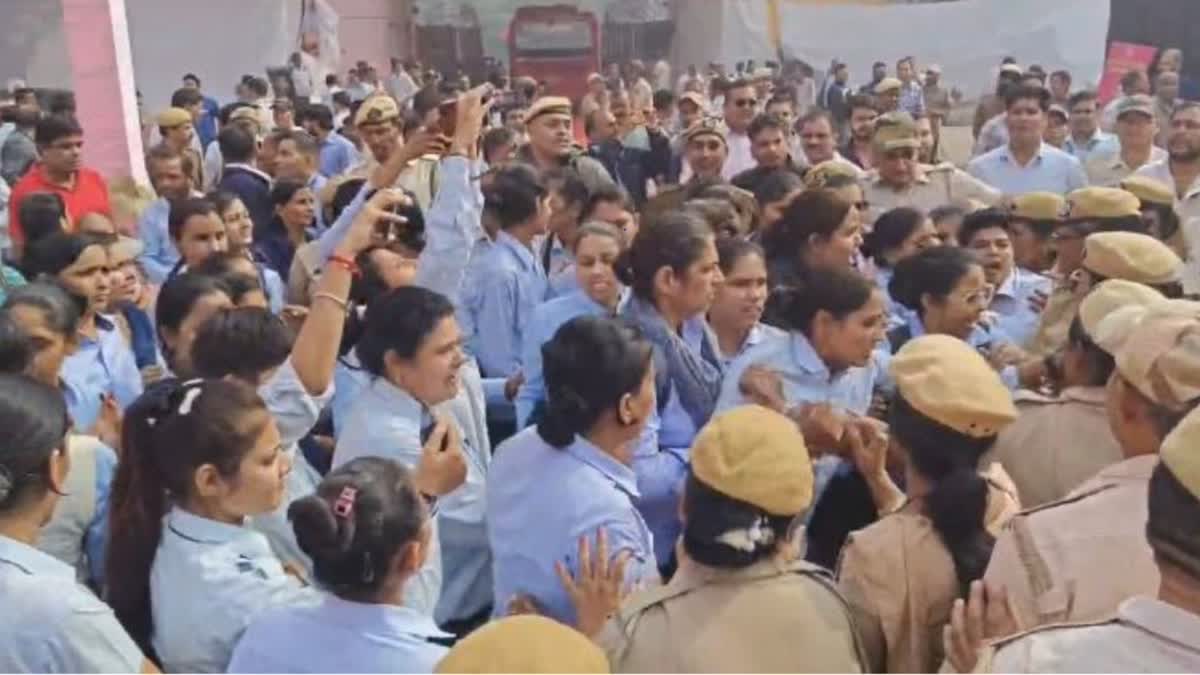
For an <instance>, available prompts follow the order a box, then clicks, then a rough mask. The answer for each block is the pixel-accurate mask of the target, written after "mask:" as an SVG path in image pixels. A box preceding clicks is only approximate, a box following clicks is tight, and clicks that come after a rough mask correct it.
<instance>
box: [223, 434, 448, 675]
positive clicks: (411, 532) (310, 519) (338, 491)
mask: <svg viewBox="0 0 1200 675" xmlns="http://www.w3.org/2000/svg"><path fill="white" fill-rule="evenodd" d="M288 516H289V518H290V519H291V521H292V526H293V527H294V528H295V530H296V539H297V541H299V542H300V546H301V547H303V548H304V551H305V552H306V553H307V554H308V555H309V556H310V557H311V558H312V559H313V562H314V564H315V567H316V579H317V582H318V583H319V584H320V585H321V587H322V589H323V590H324V592H322V593H321V601H320V604H317V605H312V606H292V607H280V608H277V609H273V610H271V611H268V612H263V613H262V614H261V615H260V616H259V617H258V618H257V619H255V620H254V621H253V622H252V623H251V624H250V626H249V627H248V628H247V629H246V632H245V633H244V634H243V635H242V638H241V640H239V641H238V644H237V647H236V648H235V649H234V650H233V658H232V660H230V662H229V672H231V673H331V672H341V673H432V672H433V668H434V666H436V665H437V662H438V661H440V660H441V658H442V657H443V656H445V654H446V648H445V647H442V646H440V645H438V644H436V643H434V642H432V640H435V639H445V638H449V637H451V636H450V635H449V634H448V633H444V632H442V630H441V629H439V628H438V627H437V625H436V624H434V622H433V619H432V618H431V617H429V616H428V615H426V614H421V613H420V612H417V611H416V610H414V609H412V608H411V607H405V606H404V587H405V585H406V584H407V583H408V582H409V581H410V580H411V579H412V578H413V577H414V576H416V575H417V574H418V573H419V571H420V569H421V566H422V565H423V564H424V562H425V559H426V558H427V557H428V556H429V549H430V546H431V542H432V540H433V537H434V534H433V523H432V519H431V518H430V514H429V508H428V507H427V506H426V502H425V499H424V497H423V496H422V495H421V494H420V492H419V490H418V487H417V484H416V482H415V481H414V477H413V474H412V473H411V472H410V471H409V470H408V469H406V468H404V466H402V465H401V464H399V463H398V462H395V461H393V460H390V459H384V458H382V457H361V458H359V459H356V460H354V461H351V462H348V463H346V464H345V465H343V466H342V467H341V468H339V469H337V470H335V471H334V472H333V473H331V474H329V476H327V477H326V478H325V480H324V481H322V482H321V485H320V487H318V488H317V491H316V494H313V495H310V496H308V497H305V498H303V499H301V500H299V501H296V502H294V503H293V504H292V505H291V507H290V508H289V509H288ZM330 645H337V648H336V649H330Z"/></svg>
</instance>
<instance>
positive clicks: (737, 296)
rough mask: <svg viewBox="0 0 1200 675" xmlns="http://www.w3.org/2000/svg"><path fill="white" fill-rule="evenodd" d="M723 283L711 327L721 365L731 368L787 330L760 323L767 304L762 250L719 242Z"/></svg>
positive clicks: (712, 311)
mask: <svg viewBox="0 0 1200 675" xmlns="http://www.w3.org/2000/svg"><path fill="white" fill-rule="evenodd" d="M717 256H718V257H719V258H720V264H721V277H722V281H721V284H720V285H719V286H718V287H717V293H716V297H715V298H714V299H713V303H712V307H709V308H708V325H709V326H710V327H711V328H712V331H713V334H714V335H716V337H717V346H719V347H720V348H721V362H722V364H723V365H724V366H725V367H726V368H728V367H729V364H731V363H732V362H733V360H734V359H736V358H737V357H739V356H741V355H742V354H744V353H745V352H746V350H748V349H750V348H752V347H754V346H755V345H757V344H759V343H760V342H762V341H763V340H766V339H768V338H770V337H775V336H778V335H782V334H783V331H782V330H780V329H778V328H776V327H774V326H768V325H766V324H764V323H762V322H761V321H760V319H762V315H763V309H764V308H765V307H766V305H767V262H766V256H765V255H763V250H762V247H761V246H759V245H758V244H755V243H753V242H750V241H747V240H745V239H739V238H734V237H728V238H723V239H718V240H717Z"/></svg>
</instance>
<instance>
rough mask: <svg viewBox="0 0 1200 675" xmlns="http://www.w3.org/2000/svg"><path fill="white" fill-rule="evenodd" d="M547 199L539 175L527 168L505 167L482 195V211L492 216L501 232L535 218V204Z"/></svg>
mask: <svg viewBox="0 0 1200 675" xmlns="http://www.w3.org/2000/svg"><path fill="white" fill-rule="evenodd" d="M545 196H546V186H545V185H544V184H543V183H542V179H541V177H540V176H539V175H538V172H537V171H536V170H535V169H534V168H533V167H531V166H529V165H527V164H513V165H511V166H506V167H504V168H502V169H500V170H499V171H497V172H496V174H495V175H494V176H493V177H492V182H491V185H489V186H488V187H487V188H486V189H485V190H484V191H483V198H484V208H486V209H488V210H490V211H491V212H492V213H493V214H495V216H496V219H497V221H498V222H499V223H500V228H501V229H504V230H507V229H509V228H512V227H515V226H517V225H521V224H523V223H525V222H526V221H528V220H529V219H530V218H532V217H534V216H535V215H537V212H538V202H539V201H541V199H542V198H544V197H545Z"/></svg>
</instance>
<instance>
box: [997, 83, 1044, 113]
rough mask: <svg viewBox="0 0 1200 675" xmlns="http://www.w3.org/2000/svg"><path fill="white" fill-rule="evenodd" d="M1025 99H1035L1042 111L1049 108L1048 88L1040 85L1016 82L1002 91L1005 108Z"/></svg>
mask: <svg viewBox="0 0 1200 675" xmlns="http://www.w3.org/2000/svg"><path fill="white" fill-rule="evenodd" d="M1026 99H1029V100H1033V101H1037V104H1038V107H1039V108H1041V110H1042V112H1046V111H1047V110H1049V109H1050V90H1049V89H1046V88H1045V87H1041V86H1034V85H1029V84H1018V85H1013V86H1011V87H1009V88H1008V90H1007V91H1006V92H1005V93H1004V109H1005V110H1007V109H1009V108H1011V107H1013V105H1015V104H1016V103H1017V101H1024V100H1026Z"/></svg>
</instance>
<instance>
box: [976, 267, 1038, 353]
mask: <svg viewBox="0 0 1200 675" xmlns="http://www.w3.org/2000/svg"><path fill="white" fill-rule="evenodd" d="M1053 286H1054V284H1053V282H1052V281H1051V280H1050V279H1049V278H1048V277H1044V276H1042V275H1040V274H1037V273H1035V272H1030V271H1028V270H1023V269H1021V268H1020V267H1015V266H1014V267H1013V271H1012V274H1010V275H1008V278H1007V279H1005V280H1004V283H1002V284H1000V287H999V288H997V289H996V293H995V295H994V297H993V298H992V304H991V305H990V306H989V307H988V309H990V310H991V311H993V312H995V313H996V315H997V317H998V321H997V322H996V329H997V332H998V333H999V334H1000V337H1002V338H1004V339H1007V341H1009V342H1012V343H1013V344H1014V345H1017V346H1018V347H1023V346H1025V344H1026V343H1028V342H1029V341H1030V340H1031V339H1033V336H1034V334H1035V333H1036V332H1037V327H1038V322H1039V321H1041V314H1039V313H1038V312H1037V311H1035V310H1034V309H1033V307H1031V306H1030V304H1029V301H1030V299H1031V298H1032V297H1033V296H1034V295H1035V294H1037V293H1041V294H1042V295H1044V296H1047V297H1049V295H1050V291H1051V290H1052V288H1053Z"/></svg>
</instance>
